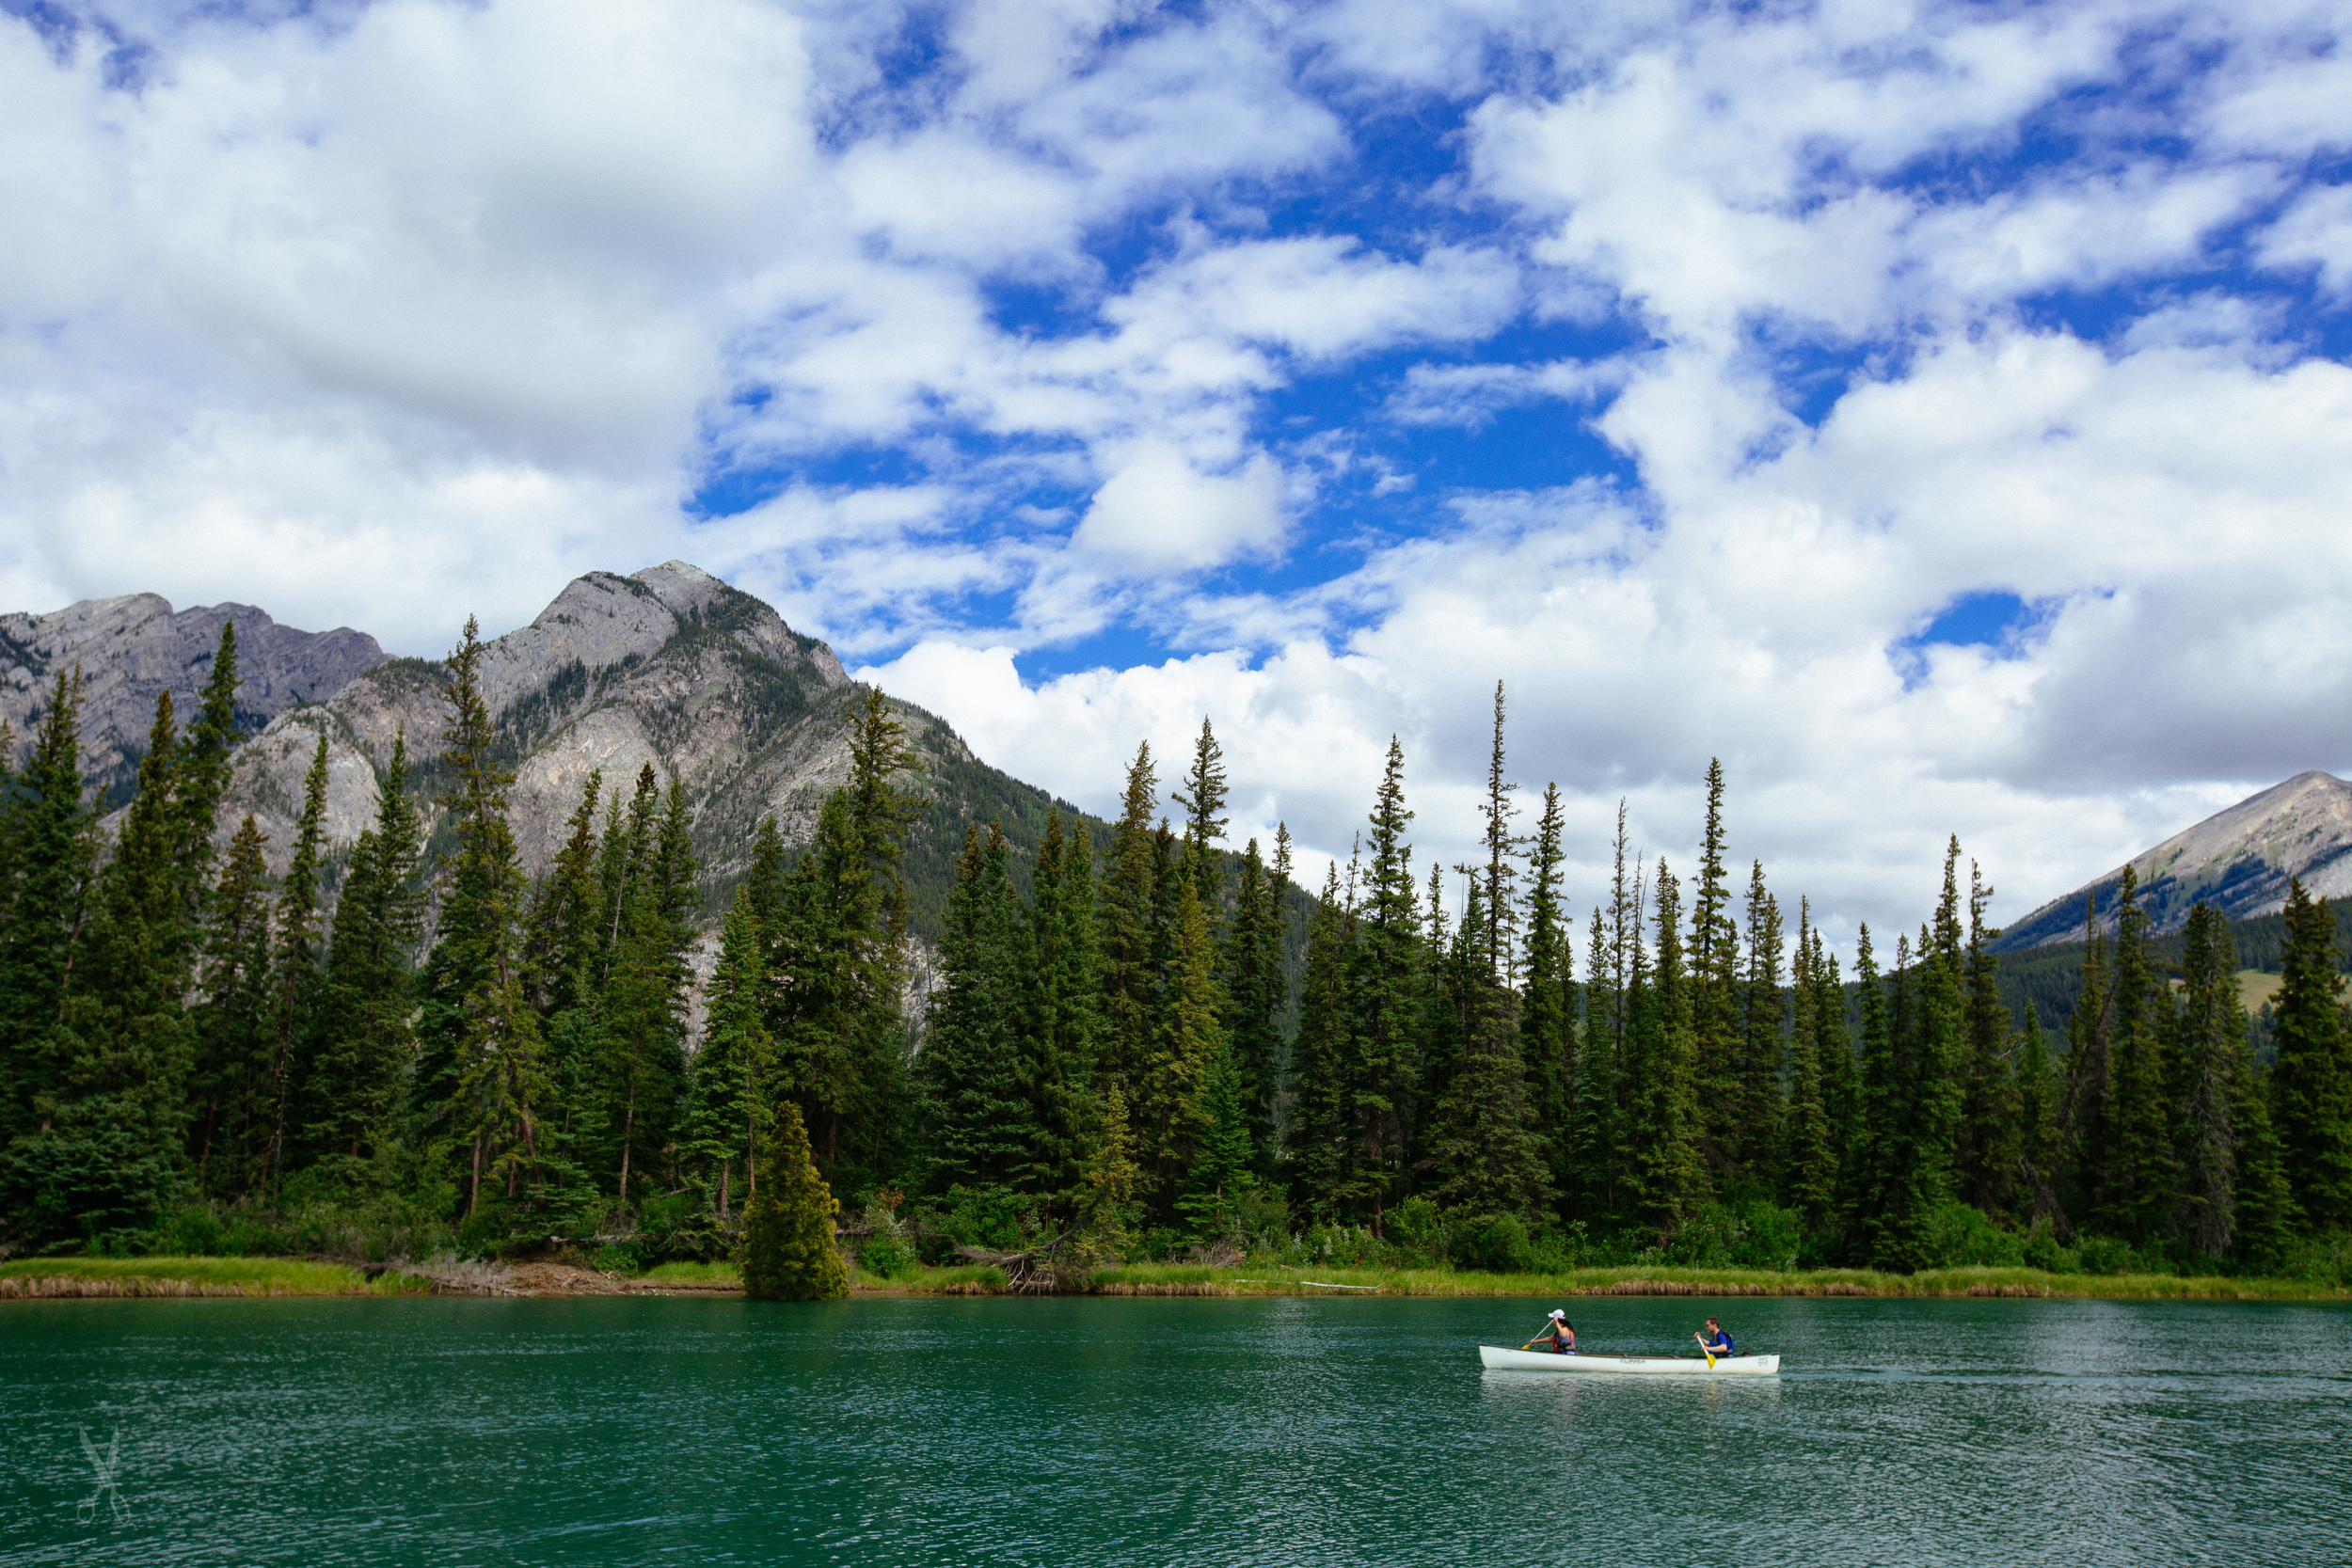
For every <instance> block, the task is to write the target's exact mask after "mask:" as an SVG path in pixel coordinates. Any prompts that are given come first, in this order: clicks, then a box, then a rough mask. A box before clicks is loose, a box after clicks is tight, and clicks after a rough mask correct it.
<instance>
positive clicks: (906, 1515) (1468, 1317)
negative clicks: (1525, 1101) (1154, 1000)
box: [0, 1298, 2352, 1568]
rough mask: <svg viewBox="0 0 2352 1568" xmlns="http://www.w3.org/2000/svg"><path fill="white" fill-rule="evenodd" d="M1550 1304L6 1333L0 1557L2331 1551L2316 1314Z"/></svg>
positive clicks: (666, 1309) (2342, 1531)
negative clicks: (1643, 1376) (1549, 1345)
mask: <svg viewBox="0 0 2352 1568" xmlns="http://www.w3.org/2000/svg"><path fill="white" fill-rule="evenodd" d="M1545 1306H1549V1303H1542V1304H1538V1303H1534V1302H1529V1301H1409V1300H1404V1301H1390V1300H1378V1299H1370V1298H1357V1299H1350V1300H1344V1301H1340V1300H1311V1301H1298V1300H1288V1299H1265V1300H1102V1301H1095V1300H1084V1299H1073V1300H1042V1301H994V1300H968V1301H967V1300H946V1301H933V1300H919V1301H917V1300H895V1301H859V1302H849V1303H840V1304H834V1305H827V1306H786V1305H770V1304H753V1303H747V1302H741V1301H725V1300H721V1301H708V1300H703V1301H697V1300H680V1299H668V1300H660V1299H657V1300H631V1299H617V1300H616V1299H606V1300H595V1299H590V1300H541V1301H495V1300H467V1299H461V1300H447V1299H422V1300H417V1299H411V1300H321V1301H277V1302H270V1301H200V1300H199V1301H162V1302H136V1301H87V1302H83V1301H72V1302H30V1303H10V1304H7V1305H6V1306H5V1307H0V1420H4V1421H5V1425H0V1432H4V1433H5V1437H6V1448H5V1454H4V1455H0V1477H4V1478H5V1479H4V1480H0V1561H5V1562H8V1563H37V1562H38V1563H46V1562H72V1563H77V1564H96V1563H139V1564H149V1563H177V1562H205V1563H239V1564H246V1563H298V1564H306V1565H314V1564H329V1563H453V1564H455V1563H596V1564H633V1563H681V1564H683V1563H711V1562H728V1563H732V1562H744V1563H756V1562H810V1563H822V1562H843V1563H908V1564H915V1563H922V1564H932V1563H1073V1562H1083V1563H1139V1564H1159V1563H1170V1562H1188V1563H1189V1562H1199V1563H1241V1562H1258V1563H1340V1562H1369V1563H1431V1562H1437V1563H1455V1562H1458V1563H1479V1564H1496V1563H1553V1562H1595V1563H1610V1564H1616V1563H1661V1564H1664V1563H1676V1564H1680V1563H1724V1564H1740V1565H1743V1568H1744V1565H1750V1564H1772V1563H1791V1564H1796V1563H1804V1564H1813V1563H1825V1562H1834V1563H1913V1562H1920V1563H1947V1562H1948V1563H2004V1564H2007V1563H2029V1562H2055V1563H2065V1564H2069V1565H2077V1568H2078V1565H2083V1564H2091V1563H2132V1564H2149V1563H2175V1562H2179V1563H2187V1562H2233V1563H2265V1564H2269V1563H2278V1564H2289V1563H2319V1564H2330V1565H2342V1564H2345V1563H2347V1562H2352V1370H2347V1369H2352V1344H2347V1339H2348V1338H2352V1311H2348V1310H2346V1309H2344V1308H2342V1307H2288V1306H2260V1305H2247V1304H2238V1303H2227V1304H2212V1305H2194V1304H2191V1305H2178V1304H2169V1303H2168V1304H2155V1303H2151V1304H2137V1303H2130V1304H2125V1303H2103V1302H2011V1301H1999V1302H1890V1301H1868V1300H1863V1301H1851V1300H1837V1301H1811V1300H1787V1301H1774V1300H1750V1301H1733V1302H1727V1303H1712V1304H1710V1303H1708V1302H1705V1301H1700V1302H1691V1301H1675V1300H1653V1299H1610V1300H1605V1301H1594V1300H1584V1301H1572V1302H1568V1303H1565V1306H1566V1307H1567V1308H1568V1311H1569V1313H1570V1316H1571V1317H1572V1318H1573V1319H1574V1320H1575V1323H1576V1325H1577V1328H1578V1330H1579V1332H1580V1334H1581V1337H1582V1339H1583V1342H1584V1344H1585V1345H1586V1347H1587V1348H1589V1349H1595V1350H1617V1351H1626V1352H1651V1353H1661V1354H1663V1353H1671V1352H1673V1351H1675V1350H1676V1349H1677V1346H1679V1347H1680V1348H1681V1349H1683V1350H1688V1351H1692V1352H1695V1350H1696V1347H1695V1346H1693V1345H1692V1343H1691V1340H1690V1333H1691V1330H1692V1329H1693V1328H1695V1327H1697V1326H1698V1324H1699V1322H1700V1321H1701V1319H1702V1318H1703V1317H1704V1316H1705V1314H1706V1313H1707V1312H1708V1311H1710V1310H1712V1311H1718V1312H1721V1313H1722V1314H1723V1315H1724V1317H1725V1320H1726V1323H1727V1325H1728V1326H1729V1327H1730V1328H1731V1330H1732V1332H1733V1334H1734V1335H1735V1336H1736V1337H1737V1338H1738V1339H1739V1341H1740V1348H1741V1349H1742V1350H1743V1351H1777V1352H1779V1353H1780V1354H1782V1355H1783V1356H1784V1357H1785V1360H1784V1362H1783V1368H1784V1373H1783V1375H1782V1376H1781V1377H1779V1378H1778V1379H1734V1380H1711V1381H1709V1380H1692V1381H1687V1382H1686V1381H1682V1380H1678V1379H1677V1380H1662V1381H1661V1380H1636V1379H1629V1378H1608V1379H1597V1378H1595V1379H1587V1378H1562V1377H1557V1376H1549V1377H1548V1376H1545V1375H1542V1374H1532V1373H1514V1372H1486V1371H1482V1370H1480V1368H1479V1365H1478V1360H1477V1354H1476V1351H1475V1349H1474V1347H1475V1345H1476V1344H1477V1343H1478V1341H1480V1340H1481V1339H1484V1340H1486V1341H1488V1342H1493V1343H1511V1344H1517V1343H1518V1342H1519V1341H1520V1340H1522V1339H1525V1338H1527V1337H1528V1336H1529V1335H1530V1334H1532V1333H1534V1330H1535V1329H1536V1327H1537V1326H1538V1320H1539V1318H1540V1316H1541V1311H1542V1308H1543V1307H1545ZM84 1430H87V1434H88V1436H89V1439H90V1441H91V1444H92V1447H93V1449H94V1453H95V1458H94V1460H93V1457H92V1455H91V1454H89V1453H86V1452H85V1451H84V1449H83V1446H82V1440H81V1434H82V1432H83V1431H84ZM115 1433H119V1446H118V1447H114V1448H112V1449H111V1454H110V1444H115V1443H117V1442H118V1439H116V1437H115V1435H114V1434H115ZM110 1458H111V1464H109V1461H110ZM108 1476H111V1478H112V1480H113V1482H114V1484H113V1486H112V1487H111V1488H108V1487H106V1486H105V1485H103V1481H105V1480H106V1479H107V1477H108Z"/></svg>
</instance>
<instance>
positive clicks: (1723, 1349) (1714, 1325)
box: [1691, 1318, 1733, 1361]
mask: <svg viewBox="0 0 2352 1568" xmlns="http://www.w3.org/2000/svg"><path fill="white" fill-rule="evenodd" d="M1691 1338H1693V1339H1696V1340H1697V1341H1698V1342H1699V1349H1701V1350H1703V1351H1705V1352H1706V1353H1707V1354H1708V1359H1709V1360H1710V1361H1711V1360H1713V1359H1715V1358H1716V1357H1718V1356H1724V1355H1729V1354H1733V1352H1732V1348H1731V1336H1730V1335H1728V1334H1725V1333H1724V1325H1723V1323H1721V1322H1719V1321H1718V1320H1716V1319H1714V1318H1709V1319H1708V1320H1707V1332H1706V1333H1704V1334H1701V1333H1700V1332H1698V1331H1697V1330H1696V1329H1692V1331H1691Z"/></svg>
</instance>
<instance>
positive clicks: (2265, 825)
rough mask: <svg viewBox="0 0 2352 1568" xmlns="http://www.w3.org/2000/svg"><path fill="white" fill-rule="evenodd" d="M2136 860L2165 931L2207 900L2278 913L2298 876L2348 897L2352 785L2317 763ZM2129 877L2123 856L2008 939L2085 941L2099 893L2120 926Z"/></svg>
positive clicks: (2243, 911)
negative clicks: (2091, 904)
mask: <svg viewBox="0 0 2352 1568" xmlns="http://www.w3.org/2000/svg"><path fill="white" fill-rule="evenodd" d="M2130 865H2131V867H2132V869H2133V871H2134V872H2135V873H2137V877H2138V879H2139V886H2140V890H2141V892H2140V901H2141V904H2142V906H2143V907H2144V908H2145V909H2146V910H2147V911H2148V914H2149V919H2150V922H2151V925H2152V928H2153V929H2154V930H2156V931H2158V932H2164V931H2172V930H2178V929H2179V928H2180V927H2182V926H2183V925H2185V924H2186V923H2187V920H2188V911H2189V908H2190V906H2191V905H2193V904H2195V903H2197V902H2198V901H2199V900H2200V899H2201V900H2203V901H2204V902H2206V903H2209V904H2211V905H2213V906H2214V907H2215V908H2216V909H2217V910H2219V911H2221V912H2222V913H2223V914H2226V915H2230V916H2233V917H2238V916H2244V915H2252V914H2267V913H2270V912H2271V911H2275V910H2277V909H2278V908H2279V907H2280V905H2282V904H2284V903H2285V902H2286V895H2287V882H2288V880H2289V879H2293V878H2298V877H2299V878H2301V879H2302V881H2303V886H2304V888H2305V889H2306V890H2308V891H2309V892H2310V893H2311V894H2312V896H2314V897H2321V898H2342V897H2344V896H2346V895H2352V784H2347V783H2345V782H2344V780H2342V779H2339V778H2337V777H2336V776H2335V775H2334V774H2332V773H2324V772H2322V771H2320V770H2319V769H2318V768H2311V769H2308V770H2307V771H2304V772H2301V773H2297V774H2296V775H2295V776H2294V777H2293V778H2291V779H2288V780H2285V781H2284V782H2282V783H2280V784H2272V785H2271V786H2270V787H2269V788H2268V789H2265V790H2262V791H2260V792H2259V793H2257V794H2253V795H2249V796H2248V797H2247V798H2246V799H2245V800H2240V801H2239V802H2238V803H2237V804H2236V805H2233V806H2232V807H2230V808H2229V809H2228V810H2226V811H2220V812H2216V813H2215V814H2214V815H2213V816H2208V817H2206V818H2205V819H2204V820H2203V821H2202V822H2200V823H2198V824H2196V825H2195V826H2194V827H2191V828H2187V829H2185V830H2184V831H2182V832H2178V833H2175V834H2173V835H2172V836H2171V837H2170V838H2168V839H2166V840H2165V841H2164V842H2163V843H2162V844H2159V845H2157V846H2156V847H2154V848H2153V849H2149V850H2146V851H2145V852H2143V853H2141V854H2139V855H2137V856H2135V857H2133V859H2132V860H2131V862H2130ZM2122 877H2123V867H2122V866H2120V865H2119V866H2117V867H2116V868H2115V869H2114V870H2113V871H2111V872H2109V873H2107V875H2106V876H2105V877H2102V878H2100V879H2098V880H2097V881H2095V882H2091V883H2090V884H2089V885H2087V886H2084V887H2081V888H2077V889H2076V890H2075V891H2074V892H2073V893H2070V894H2068V895H2066V896H2065V897H2063V898H2059V899H2057V900H2055V901H2054V902H2051V903H2048V904H2044V905H2043V906H2042V908H2040V909H2038V910H2036V911H2034V912H2033V913H2031V914H2029V915H2027V916H2026V917H2025V918H2024V919H2022V920H2019V921H2017V922H2015V923H2014V924H2012V925H2011V926H2010V927H2009V929H2008V930H2007V931H2006V932H2005V933H2003V935H2002V938H2001V943H2000V944H2001V946H2002V947H2003V948H2005V949H2015V948H2020V947H2031V946H2035V945H2038V944H2039V943H2042V942H2070V941H2080V940H2081V938H2082V935H2083V914H2084V909H2085V906H2086V904H2087V902H2088V901H2089V900H2090V898H2091V897H2092V896H2093V895H2096V896H2097V898H2098V900H2099V911H2100V916H2101V919H2102V922H2103V923H2105V924H2107V925H2110V926H2111V925H2112V923H2113V910H2114V904H2115V895H2116V890H2117V887H2118V885H2119V884H2120V883H2121V882H2122Z"/></svg>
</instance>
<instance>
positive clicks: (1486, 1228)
mask: <svg viewBox="0 0 2352 1568" xmlns="http://www.w3.org/2000/svg"><path fill="white" fill-rule="evenodd" d="M1447 1229H1448V1231H1449V1232H1450V1234H1449V1238H1448V1239H1449V1241H1450V1242H1451V1243H1452V1245H1451V1250H1452V1252H1453V1255H1454V1267H1456V1268H1462V1269H1478V1270H1481V1271H1483V1272H1485V1273H1487V1274H1525V1273H1526V1272H1527V1271H1528V1270H1529V1269H1531V1268H1533V1267H1534V1264H1535V1249H1534V1247H1533V1246H1531V1245H1529V1244H1528V1240H1527V1227H1526V1226H1524V1225H1522V1224H1520V1223H1519V1219H1518V1215H1516V1214H1470V1215H1466V1216H1462V1217H1459V1218H1456V1219H1455V1220H1454V1222H1453V1223H1452V1224H1451V1225H1449V1226H1448V1227H1447Z"/></svg>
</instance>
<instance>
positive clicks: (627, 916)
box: [598, 763, 695, 1204]
mask: <svg viewBox="0 0 2352 1568" xmlns="http://www.w3.org/2000/svg"><path fill="white" fill-rule="evenodd" d="M616 829H617V830H619V831H621V832H624V833H625V837H624V839H623V846H624V858H625V863H624V868H623V871H622V875H621V878H620V881H619V888H618V893H617V895H616V896H615V898H614V899H613V901H612V912H611V915H610V918H611V920H612V948H611V956H610V958H609V960H608V962H609V968H608V970H607V972H606V975H605V980H604V988H603V996H602V1000H601V1008H600V1012H601V1019H600V1022H601V1023H602V1025H603V1040H602V1049H601V1052H600V1056H601V1064H600V1066H599V1069H598V1077H599V1080H600V1082H601V1085H602V1088H601V1092H600V1095H599V1098H600V1099H601V1100H602V1101H604V1103H605V1105H606V1106H607V1107H608V1109H607V1110H606V1113H605V1120H606V1123H607V1125H608V1127H610V1126H612V1124H613V1123H615V1122H617V1124H618V1134H619V1135H618V1138H617V1140H616V1147H615V1148H612V1150H610V1151H609V1152H608V1153H607V1154H606V1156H605V1160H606V1164H607V1166H608V1168H609V1169H611V1170H612V1174H613V1193H614V1197H615V1199H616V1201H618V1202H621V1203H624V1204H626V1203H627V1202H628V1189H629V1183H630V1178H631V1175H632V1173H634V1174H635V1176H636V1178H637V1180H639V1181H640V1182H643V1181H644V1180H652V1179H654V1178H655V1177H656V1176H657V1175H658V1174H659V1173H660V1168H661V1163H662V1159H663V1154H662V1151H663V1150H664V1149H665V1148H670V1147H671V1146H672V1143H673V1138H672V1132H673V1130H674V1123H675V1112H676V1110H677V1109H678V1103H679V1098H680V1091H681V1090H682V1089H683V1088H684V1086H685V1079H686V993H687V987H688V984H689V981H690V976H689V974H688V970H687V965H686V952H687V949H688V947H689V946H690V945H691V943H692V942H693V936H694V931H693V927H692V925H691V916H692V913H693V910H694V904H695V885H694V870H695V867H694V856H693V848H692V835H691V823H690V821H689V819H688V816H687V811H686V799H685V791H684V788H683V787H682V786H681V785H680V784H677V783H676V782H675V781H673V782H672V784H671V785H670V787H669V789H668V790H667V791H666V792H665V791H664V790H663V789H662V787H661V784H660V781H659V780H658V779H657V778H656V777H655V776H654V771H653V765H652V764H651V763H647V764H645V765H644V768H642V769H641V770H640V771H639V773H638V776H637V787H636V791H635V794H634V796H633V797H632V799H631V800H630V801H629V807H628V818H627V822H626V826H625V827H624V826H623V825H622V824H619V823H615V824H612V826H611V827H609V828H608V829H607V836H608V837H609V836H611V834H612V832H613V831H615V830H616ZM615 1110H617V1113H618V1114H617V1116H615V1115H614V1111H615Z"/></svg>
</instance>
